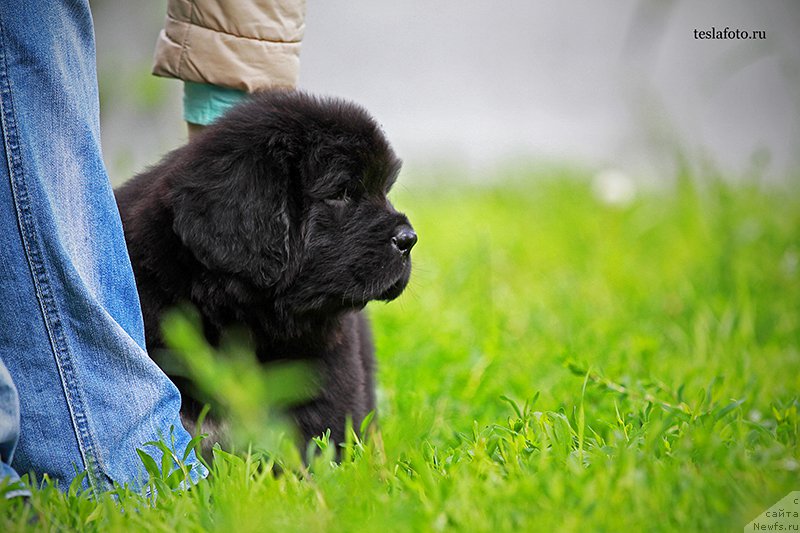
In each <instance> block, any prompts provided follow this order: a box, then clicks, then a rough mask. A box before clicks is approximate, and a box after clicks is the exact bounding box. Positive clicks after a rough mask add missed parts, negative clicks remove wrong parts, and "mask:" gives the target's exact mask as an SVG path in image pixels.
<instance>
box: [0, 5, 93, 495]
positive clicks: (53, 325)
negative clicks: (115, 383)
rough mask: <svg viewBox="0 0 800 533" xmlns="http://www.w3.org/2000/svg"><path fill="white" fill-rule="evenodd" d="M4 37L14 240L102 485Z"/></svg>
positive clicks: (2, 74) (3, 101)
mask: <svg viewBox="0 0 800 533" xmlns="http://www.w3.org/2000/svg"><path fill="white" fill-rule="evenodd" d="M4 33H5V32H4V28H3V22H2V19H0V128H2V135H3V144H4V145H5V149H6V159H7V164H8V172H9V182H10V188H11V201H12V202H13V205H14V210H15V211H16V213H17V225H18V226H19V233H20V239H21V241H22V245H23V247H24V249H25V255H26V260H27V263H28V268H29V269H30V272H31V278H32V281H33V286H34V288H35V290H36V297H37V300H38V301H39V306H40V308H41V311H42V318H43V321H44V325H45V329H46V331H47V335H48V338H49V341H50V346H51V348H52V351H53V356H54V358H55V362H56V367H57V369H58V374H59V377H60V379H61V385H62V387H63V389H64V397H65V401H66V404H67V408H68V409H69V413H70V417H71V419H72V425H73V431H74V432H75V435H76V438H77V441H78V449H79V451H80V453H81V459H82V460H83V463H84V465H83V466H84V468H85V469H86V470H88V471H89V472H90V474H92V475H91V476H90V478H92V479H93V480H94V481H100V480H104V481H105V480H106V479H107V477H108V476H107V474H105V472H103V470H104V469H103V468H102V466H103V465H102V463H101V461H100V457H99V456H98V454H97V449H98V447H97V445H96V443H95V438H94V435H93V434H92V431H91V429H90V426H89V419H88V412H87V410H86V405H85V401H84V399H83V395H82V393H81V389H80V386H79V385H78V381H79V380H78V378H77V371H76V368H75V364H74V357H73V355H72V353H71V350H70V348H69V345H68V343H67V342H66V337H65V334H64V329H63V323H62V320H61V318H60V316H59V312H58V309H57V306H56V305H55V302H54V299H53V292H52V283H51V281H50V277H49V275H48V273H47V268H46V266H45V264H44V261H43V259H42V257H43V253H42V251H41V243H40V242H39V241H38V239H37V235H36V230H35V227H36V221H35V216H34V215H33V213H32V212H31V209H30V195H29V193H28V189H27V185H26V183H25V180H24V176H25V169H24V165H23V158H22V153H21V150H20V145H19V138H18V137H19V135H18V132H17V119H16V111H15V109H14V103H13V93H12V87H11V76H10V74H9V72H8V64H7V58H6V54H5V52H4V50H5V47H4V42H3V41H4V40H5V37H4ZM100 474H103V475H100Z"/></svg>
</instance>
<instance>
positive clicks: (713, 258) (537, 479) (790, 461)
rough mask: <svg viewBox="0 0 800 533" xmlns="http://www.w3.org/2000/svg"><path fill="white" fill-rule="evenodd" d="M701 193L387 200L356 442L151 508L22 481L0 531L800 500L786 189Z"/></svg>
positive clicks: (524, 185)
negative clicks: (363, 429)
mask: <svg viewBox="0 0 800 533" xmlns="http://www.w3.org/2000/svg"><path fill="white" fill-rule="evenodd" d="M698 181H700V180H698ZM700 183H701V185H693V184H692V183H691V182H690V180H687V179H683V180H678V185H676V186H675V187H673V188H671V189H669V190H665V191H660V192H658V193H651V194H640V195H639V196H638V197H637V199H635V200H634V201H633V202H632V203H630V204H628V205H625V206H613V205H606V204H603V203H602V202H600V201H599V200H597V199H596V197H595V196H594V195H593V193H592V188H591V185H590V183H589V180H588V178H586V177H583V176H580V175H578V176H560V177H558V178H552V179H541V178H536V177H534V176H526V175H524V174H523V175H520V176H518V178H517V179H515V180H510V181H507V182H504V183H502V184H499V185H496V186H491V187H480V188H478V187H473V188H466V189H464V188H463V187H461V186H455V185H448V186H442V187H439V188H428V189H425V188H418V187H417V188H415V187H409V188H408V189H404V190H403V189H401V190H399V191H398V194H396V198H395V203H396V204H397V205H398V207H401V208H403V209H404V210H406V211H407V213H408V214H409V216H410V218H411V219H412V221H413V222H414V224H415V227H416V229H417V230H418V233H419V235H420V241H419V244H418V245H417V248H415V250H414V259H415V268H416V270H415V272H414V275H413V279H412V283H411V285H410V287H409V289H408V290H407V291H406V293H405V294H404V295H403V296H402V297H401V298H400V299H399V300H398V301H395V302H393V303H391V304H388V305H382V304H377V305H376V304H372V305H371V306H370V308H369V311H370V314H371V317H372V322H373V325H374V329H375V335H376V342H377V346H378V354H379V360H380V372H379V382H380V392H379V406H380V410H379V422H380V427H381V433H380V435H379V436H373V437H372V438H368V439H367V441H366V442H359V441H357V440H352V441H351V442H349V443H348V446H347V448H346V449H345V450H344V453H343V457H344V460H343V461H342V462H341V463H340V464H335V463H332V462H331V460H330V459H331V454H330V450H328V451H327V452H324V453H322V455H320V456H318V457H317V458H316V459H314V460H312V461H311V463H310V464H309V465H308V466H307V467H303V466H302V465H301V463H300V462H299V460H298V455H297V453H292V451H291V450H290V449H287V448H286V442H285V441H281V439H280V438H278V437H276V436H275V434H274V433H273V434H272V438H271V439H269V438H268V439H265V440H262V441H261V442H262V445H261V446H259V445H258V443H256V444H255V445H254V448H253V449H254V450H255V451H254V453H252V454H250V455H248V454H239V455H238V456H233V455H227V454H224V455H223V454H220V456H219V457H218V459H217V461H216V462H215V466H214V469H215V472H214V474H213V476H212V477H211V478H210V479H209V480H208V481H205V482H202V483H201V484H199V485H198V486H197V487H194V488H193V489H192V490H190V491H174V492H171V491H169V490H167V489H166V486H167V484H166V481H156V480H157V479H159V478H160V477H166V476H161V475H160V474H158V472H154V473H155V474H157V475H155V476H154V480H153V484H154V485H155V486H157V487H158V486H160V487H161V489H162V490H160V491H159V492H160V494H159V496H158V498H157V499H155V498H152V497H150V498H147V497H144V496H142V495H139V494H135V493H131V492H128V491H124V490H122V489H120V490H119V491H118V493H117V494H116V497H115V498H112V497H111V496H109V495H102V496H100V497H97V498H94V499H93V498H91V497H89V496H88V495H82V494H78V493H77V492H75V491H72V492H70V493H68V494H67V495H64V494H62V493H61V492H59V491H58V490H56V489H54V488H53V487H51V486H49V485H45V486H44V487H43V488H41V489H38V490H35V491H34V495H33V498H32V501H31V505H30V506H28V507H25V508H23V507H21V506H19V504H10V503H7V502H0V530H4V531H14V530H28V529H31V530H35V529H37V528H38V529H39V530H62V529H84V530H88V531H95V530H97V531H108V530H155V531H176V530H180V531H193V530H197V531H200V530H214V531H265V530H275V531H324V530H330V531H353V530H362V531H376V530H390V531H430V530H432V531H440V530H464V531H533V530H553V529H558V530H559V531H585V530H590V531H592V530H596V531H605V530H609V531H610V530H614V531H620V530H626V529H627V530H630V531H642V530H648V531H674V530H688V531H733V530H737V531H738V530H740V529H741V528H742V527H743V526H744V525H745V524H746V523H747V522H749V521H750V520H752V519H753V518H754V517H755V516H756V515H757V514H758V513H760V512H761V511H763V510H764V509H766V508H767V507H769V506H770V505H772V504H773V503H775V502H776V501H777V500H779V499H780V498H782V497H783V496H785V495H786V494H787V493H788V492H790V491H792V490H800V448H799V447H798V403H800V400H798V395H800V312H798V311H799V310H800V264H798V263H799V262H800V194H798V193H797V187H786V188H783V189H780V190H777V189H773V190H760V189H759V188H758V187H755V186H753V185H748V184H742V185H736V186H733V185H724V184H721V183H718V182H716V181H714V180H707V181H700ZM259 394H263V391H261V392H260V393H259ZM241 401H242V402H244V403H243V405H249V404H248V402H247V401H246V398H245V399H244V400H241ZM251 403H252V402H251ZM264 443H266V444H264ZM264 447H266V448H267V449H266V452H267V453H265V451H264ZM323 447H324V445H323ZM272 461H277V462H278V463H280V464H281V466H282V469H283V473H282V474H281V475H278V476H275V475H273V474H272V473H270V469H269V465H270V464H271V463H272ZM151 469H155V470H157V469H158V467H157V466H155V465H151ZM32 514H37V515H38V517H39V518H38V522H36V523H35V524H34V525H32V526H31V525H29V524H28V520H29V518H30V516H31V515H32Z"/></svg>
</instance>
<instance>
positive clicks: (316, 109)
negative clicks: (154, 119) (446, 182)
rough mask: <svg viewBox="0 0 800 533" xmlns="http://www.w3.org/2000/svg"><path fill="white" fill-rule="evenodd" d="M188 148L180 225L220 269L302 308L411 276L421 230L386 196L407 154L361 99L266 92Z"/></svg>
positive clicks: (193, 246)
mask: <svg viewBox="0 0 800 533" xmlns="http://www.w3.org/2000/svg"><path fill="white" fill-rule="evenodd" d="M184 157H185V158H186V160H188V161H189V163H188V165H187V167H186V168H184V169H181V170H179V171H176V172H175V173H174V174H175V176H176V177H175V179H174V180H173V182H172V184H171V190H172V196H171V203H172V208H173V211H174V224H173V228H174V230H175V232H176V233H177V234H178V235H179V236H180V238H181V240H182V241H183V243H184V244H185V245H186V246H187V248H189V250H190V251H191V252H192V253H193V254H194V256H195V257H196V258H197V259H198V260H199V261H200V262H201V263H202V264H203V265H204V266H205V267H206V268H207V269H209V270H210V271H213V272H214V273H216V274H218V275H222V276H225V275H229V276H231V277H235V278H237V279H240V280H246V281H247V282H248V283H249V284H251V285H253V286H255V287H257V288H258V289H259V290H263V291H266V292H269V294H270V296H271V297H273V298H276V299H281V300H282V301H283V302H284V304H285V305H287V306H289V307H291V309H292V310H293V311H295V312H300V313H303V312H314V311H331V310H336V309H346V308H358V307H361V306H363V305H364V304H366V303H367V302H368V301H370V300H375V299H382V300H391V299H393V298H395V297H397V296H398V295H399V294H400V293H401V292H402V291H403V289H404V288H405V286H406V284H407V283H408V279H409V276H410V273H411V258H410V252H411V248H412V247H413V246H414V244H415V243H416V241H417V236H416V234H415V233H414V230H413V228H412V227H411V224H410V223H409V221H408V219H407V218H406V216H405V215H403V214H402V213H399V212H397V211H396V210H395V209H394V207H393V206H392V204H391V203H390V202H389V200H388V198H387V194H388V192H389V190H390V188H391V186H392V184H393V183H394V181H395V179H396V178H397V174H398V172H399V170H400V160H399V159H398V158H397V157H396V156H395V154H394V152H393V150H392V148H391V147H390V145H389V143H388V142H387V140H386V138H385V137H384V135H383V133H382V132H381V130H380V128H379V126H378V125H377V124H376V123H375V121H374V120H373V119H372V118H371V117H370V116H369V115H368V114H367V112H366V111H364V110H363V109H362V108H360V107H358V106H356V105H354V104H351V103H348V102H344V101H341V100H336V99H321V98H315V97H312V96H309V95H305V94H303V93H298V92H265V93H260V94H256V95H254V96H253V97H252V98H251V99H250V101H249V102H247V103H245V104H243V105H240V106H238V107H237V108H235V109H234V110H233V111H232V112H230V113H229V114H228V115H226V116H225V117H224V118H223V119H221V120H220V121H219V122H218V123H216V124H214V125H213V126H210V127H209V128H207V129H206V131H204V132H203V133H202V134H201V136H200V137H199V138H197V139H196V140H195V141H193V142H192V143H190V145H188V146H187V147H186V152H185V154H184Z"/></svg>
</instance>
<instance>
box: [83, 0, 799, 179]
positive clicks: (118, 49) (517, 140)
mask: <svg viewBox="0 0 800 533" xmlns="http://www.w3.org/2000/svg"><path fill="white" fill-rule="evenodd" d="M92 5H93V10H94V15H95V27H96V32H97V41H98V65H99V73H100V85H101V105H102V119H103V144H104V150H105V155H106V161H107V163H108V166H109V170H110V173H111V175H112V178H113V180H114V181H115V182H116V183H119V182H120V181H122V180H124V179H126V178H127V177H129V176H130V175H131V174H132V173H134V172H136V171H138V170H141V169H142V168H143V167H144V166H146V165H148V164H152V163H154V162H156V161H157V160H158V159H159V157H160V156H161V155H163V154H164V153H165V152H166V151H167V150H169V149H170V148H173V147H175V146H177V145H179V144H180V143H182V142H184V140H185V134H184V129H183V124H182V122H181V102H180V98H181V84H180V83H179V82H177V81H174V80H161V79H157V78H154V77H152V76H150V75H149V72H150V60H151V55H152V50H153V46H154V43H155V39H156V36H157V34H158V31H159V30H160V28H161V24H162V21H163V17H164V13H165V9H166V8H165V3H164V2H154V3H140V2H123V1H122V0H98V1H94V2H92ZM306 22H307V25H306V38H305V41H304V44H303V52H302V55H301V81H300V86H301V88H303V89H306V90H308V91H312V92H316V93H324V94H332V95H338V96H342V97H345V98H349V99H352V100H355V101H357V102H360V103H361V104H363V105H364V106H366V107H367V108H368V109H369V110H370V111H371V112H372V113H373V114H374V115H375V116H376V117H377V118H378V120H379V121H380V122H381V123H382V124H383V126H384V129H385V130H386V132H387V134H388V136H389V138H390V139H391V140H392V141H393V144H394V145H395V148H396V150H397V152H398V153H399V154H400V155H401V157H402V158H403V159H404V161H405V165H406V166H405V168H406V169H407V171H408V172H407V174H411V175H415V174H416V175H418V176H425V179H436V172H431V171H430V169H437V168H449V169H451V170H452V169H455V170H461V171H463V172H462V173H461V175H463V176H465V179H466V178H469V179H474V180H480V179H491V178H492V177H494V176H496V172H494V170H493V169H495V168H497V167H498V166H502V165H505V164H508V163H509V162H516V163H520V162H522V163H524V164H529V165H531V166H536V165H537V164H553V163H555V164H567V165H578V166H583V167H588V168H590V169H596V170H598V171H601V170H604V169H613V170H614V171H615V172H622V173H626V174H628V175H633V176H636V177H637V178H641V179H647V180H668V179H670V177H671V176H672V175H673V170H674V165H675V162H676V160H677V158H678V157H679V156H680V157H683V158H687V159H688V160H689V161H691V162H692V164H694V165H700V166H703V165H708V164H710V165H712V166H714V167H715V168H717V169H719V170H720V171H722V172H723V173H724V174H725V175H726V176H728V177H729V178H730V179H737V178H741V177H744V176H752V175H761V176H765V179H768V180H773V181H787V180H789V176H791V175H792V173H793V172H794V173H795V176H796V171H797V169H798V168H800V149H799V148H800V53H799V52H800V30H799V29H798V28H800V2H797V1H796V0H784V1H777V0H774V1H763V2H754V1H752V0H710V1H705V2H695V1H691V0H674V1H670V0H617V1H614V2H604V3H599V2H597V3H593V2H555V1H545V2H526V1H521V0H509V1H506V2H489V1H472V2H464V1H457V0H442V1H437V2H422V1H420V0H414V1H406V2H369V1H367V0H351V1H347V2H344V1H322V0H309V2H308V14H307V19H306ZM712 26H713V27H716V28H718V29H722V28H725V27H726V26H727V27H730V28H731V29H741V30H747V31H752V30H762V31H765V32H766V39H764V40H697V39H695V37H694V30H695V29H699V30H708V29H710V28H711V27H712Z"/></svg>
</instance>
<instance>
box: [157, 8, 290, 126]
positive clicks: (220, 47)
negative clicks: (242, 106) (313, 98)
mask: <svg viewBox="0 0 800 533" xmlns="http://www.w3.org/2000/svg"><path fill="white" fill-rule="evenodd" d="M304 30H305V0H274V1H268V0H192V1H190V2H187V1H186V0H169V3H168V6H167V20H166V23H165V25H164V29H163V30H162V31H161V34H160V35H159V38H158V42H157V44H156V51H155V60H154V65H153V73H154V74H155V75H157V76H165V77H170V78H177V79H181V80H183V81H184V82H187V83H186V84H185V87H184V119H185V120H186V121H187V123H188V124H189V134H190V137H192V136H194V135H195V134H196V133H197V132H198V131H200V130H201V129H202V127H203V126H205V125H207V124H210V123H211V122H213V121H214V120H216V119H217V118H218V117H219V116H221V115H222V114H223V113H224V112H225V111H226V110H227V109H228V108H230V107H231V106H232V105H235V104H236V103H238V101H240V100H241V99H242V98H244V96H245V94H246V93H250V92H253V91H256V90H260V89H266V88H272V87H285V88H294V87H295V86H296V85H297V78H298V73H299V65H300V61H299V57H300V43H301V41H302V38H303V32H304Z"/></svg>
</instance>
